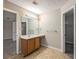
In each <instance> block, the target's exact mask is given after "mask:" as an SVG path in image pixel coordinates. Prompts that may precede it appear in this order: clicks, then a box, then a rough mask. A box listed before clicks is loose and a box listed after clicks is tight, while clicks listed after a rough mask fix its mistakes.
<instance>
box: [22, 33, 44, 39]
mask: <svg viewBox="0 0 79 59" xmlns="http://www.w3.org/2000/svg"><path fill="white" fill-rule="evenodd" d="M41 36H45V35H44V34H39V35H30V36H27V35H22V36H21V38H23V39H26V40H28V39H31V38H35V37H41Z"/></svg>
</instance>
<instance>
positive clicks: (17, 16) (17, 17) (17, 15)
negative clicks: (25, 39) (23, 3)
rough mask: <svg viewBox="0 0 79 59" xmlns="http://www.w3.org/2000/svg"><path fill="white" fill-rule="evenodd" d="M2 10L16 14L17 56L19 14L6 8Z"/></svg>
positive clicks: (17, 49)
mask: <svg viewBox="0 0 79 59" xmlns="http://www.w3.org/2000/svg"><path fill="white" fill-rule="evenodd" d="M3 10H5V11H8V12H11V13H15V14H16V54H19V30H18V19H19V13H18V12H17V11H14V10H11V9H8V8H3Z"/></svg>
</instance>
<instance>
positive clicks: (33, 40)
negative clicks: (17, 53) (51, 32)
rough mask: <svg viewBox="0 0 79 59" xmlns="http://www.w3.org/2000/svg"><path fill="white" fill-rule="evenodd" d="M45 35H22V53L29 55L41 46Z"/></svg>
mask: <svg viewBox="0 0 79 59" xmlns="http://www.w3.org/2000/svg"><path fill="white" fill-rule="evenodd" d="M42 36H43V35H34V36H30V37H27V36H21V54H22V55H23V56H27V55H29V54H30V53H32V52H33V51H35V50H37V49H38V48H40V43H41V42H40V41H41V37H42Z"/></svg>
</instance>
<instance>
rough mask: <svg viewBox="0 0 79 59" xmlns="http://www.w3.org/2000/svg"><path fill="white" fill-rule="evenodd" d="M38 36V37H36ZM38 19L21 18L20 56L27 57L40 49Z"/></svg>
mask: <svg viewBox="0 0 79 59" xmlns="http://www.w3.org/2000/svg"><path fill="white" fill-rule="evenodd" d="M37 34H38V35H37ZM42 36H44V35H40V33H39V22H38V18H35V17H29V16H23V17H22V18H21V37H20V43H21V46H20V47H21V54H22V55H23V56H27V55H29V54H30V53H32V52H33V51H35V50H37V49H38V48H40V41H41V37H42Z"/></svg>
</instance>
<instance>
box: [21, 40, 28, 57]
mask: <svg viewBox="0 0 79 59" xmlns="http://www.w3.org/2000/svg"><path fill="white" fill-rule="evenodd" d="M27 50H28V47H27V40H25V39H21V54H22V55H23V56H26V55H27Z"/></svg>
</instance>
